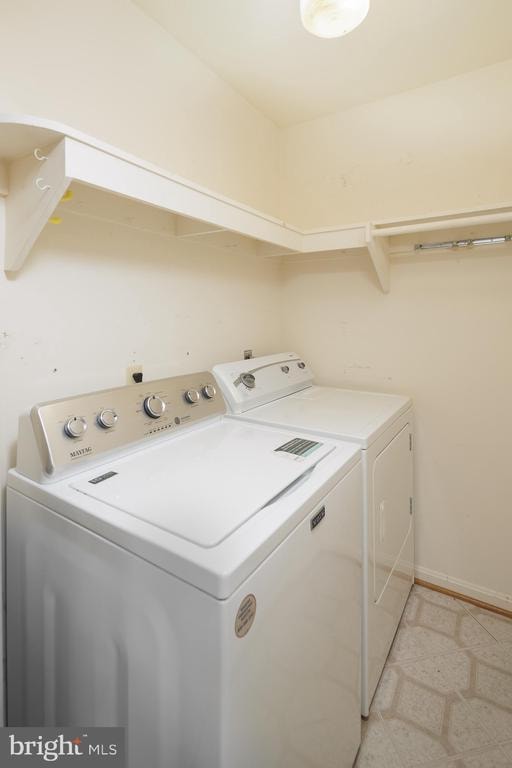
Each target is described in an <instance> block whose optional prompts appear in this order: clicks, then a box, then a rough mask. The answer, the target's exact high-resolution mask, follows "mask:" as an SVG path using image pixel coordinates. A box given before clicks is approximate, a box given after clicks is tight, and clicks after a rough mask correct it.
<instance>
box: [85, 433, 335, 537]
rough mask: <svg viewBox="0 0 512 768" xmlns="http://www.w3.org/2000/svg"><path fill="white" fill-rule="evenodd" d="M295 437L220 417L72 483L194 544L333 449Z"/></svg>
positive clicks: (234, 523) (220, 531)
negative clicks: (295, 443)
mask: <svg viewBox="0 0 512 768" xmlns="http://www.w3.org/2000/svg"><path fill="white" fill-rule="evenodd" d="M294 437H295V436H294V434H293V433H291V434H290V433H286V432H280V431H274V430H267V429H261V428H258V427H257V426H254V425H251V424H247V423H242V422H240V421H234V420H233V421H232V420H227V421H222V422H220V423H217V424H215V425H212V426H209V427H208V428H206V429H201V430H197V431H194V432H190V433H188V434H185V435H183V436H181V437H179V438H175V439H173V440H169V442H168V443H165V444H159V445H158V446H156V447H154V448H151V449H148V450H144V451H141V452H138V453H137V454H133V455H131V456H129V457H127V458H125V459H121V460H119V461H117V462H112V463H111V464H109V465H108V470H109V472H108V473H106V472H105V470H102V472H103V474H109V473H110V472H115V473H117V474H113V475H110V476H108V477H107V478H106V479H105V480H102V479H101V477H102V476H101V475H100V480H99V482H95V479H96V478H90V477H89V479H88V480H81V481H79V482H75V483H72V484H71V488H73V489H75V490H76V491H79V492H80V493H83V494H86V495H87V496H89V497H92V498H93V499H96V500H98V501H100V502H103V503H104V504H108V505H110V506H111V507H114V508H116V509H118V510H120V511H122V512H126V513H128V514H130V515H133V516H134V517H136V518H139V519H140V520H144V521H146V522H148V523H151V524H153V525H155V526H157V527H158V528H161V529H162V530H164V531H166V532H169V533H172V534H174V535H176V536H179V537H181V538H183V539H186V540H188V541H190V542H192V543H194V544H197V545H199V546H201V547H214V546H216V545H217V544H219V543H220V542H221V541H222V540H223V539H225V538H227V537H228V536H229V535H230V534H231V533H233V531H235V530H236V529H237V528H239V527H240V526H241V525H243V523H244V522H246V521H247V520H248V519H249V518H250V517H252V516H253V515H254V514H255V513H256V512H258V510H260V509H262V508H263V507H264V506H265V505H266V504H267V503H268V502H269V501H270V500H271V499H273V498H275V497H276V496H277V495H278V494H280V493H281V492H282V491H283V490H284V489H285V488H287V487H288V486H289V485H291V483H293V482H294V481H295V480H297V479H298V478H299V477H301V475H303V474H304V473H305V472H306V471H307V470H308V469H310V468H311V467H313V466H314V465H315V464H317V463H318V462H319V461H320V460H321V459H322V458H323V457H324V456H326V455H327V454H328V453H330V452H331V451H332V450H334V446H333V445H332V444H329V443H327V444H326V443H321V442H318V441H314V439H313V438H312V441H311V442H312V443H313V444H312V445H311V446H310V447H309V449H308V446H307V445H304V442H305V441H304V440H303V439H302V442H301V443H300V446H299V447H302V455H298V454H296V453H288V452H287V451H285V450H277V449H279V448H280V447H281V446H283V445H284V444H286V443H288V442H289V441H290V440H291V439H293V438H294Z"/></svg>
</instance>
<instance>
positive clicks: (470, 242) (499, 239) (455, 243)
mask: <svg viewBox="0 0 512 768" xmlns="http://www.w3.org/2000/svg"><path fill="white" fill-rule="evenodd" d="M510 242H512V235H498V236H496V237H470V238H465V239H464V240H445V241H443V242H441V243H416V244H415V246H414V250H415V251H434V250H448V249H453V250H456V249H457V248H472V247H473V246H474V245H502V244H503V243H510Z"/></svg>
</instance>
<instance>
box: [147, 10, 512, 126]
mask: <svg viewBox="0 0 512 768" xmlns="http://www.w3.org/2000/svg"><path fill="white" fill-rule="evenodd" d="M134 2H135V3H136V4H137V5H138V6H140V7H141V8H142V9H143V10H144V11H145V12H146V13H147V14H148V15H150V16H151V17H153V18H154V19H155V20H156V21H158V22H159V23H160V24H161V25H162V26H163V27H165V29H167V30H168V31H169V32H170V33H171V34H172V35H173V36H174V37H175V38H176V39H177V40H179V42H180V43H182V45H184V46H185V47H187V48H188V49H189V50H191V51H193V52H194V53H195V54H196V55H197V56H198V57H199V58H200V59H202V60H203V61H204V62H205V63H206V64H207V65H208V66H209V67H210V68H211V69H212V70H214V71H215V72H217V74H218V75H220V76H221V77H222V78H223V79H224V80H225V81H226V82H228V83H230V84H231V85H232V86H233V87H234V88H235V89H236V90H237V91H238V92H239V93H241V94H243V96H245V98H246V99H247V100H248V101H249V102H251V103H252V104H253V105H254V106H256V107H257V108H258V109H260V110H261V111H262V112H263V113H265V114H266V115H267V116H268V117H270V118H271V119H272V120H274V121H275V122H276V123H278V124H280V125H287V124H290V123H296V122H301V121H303V120H309V119H312V118H316V117H319V116H321V115H324V114H329V113H331V112H334V111H337V110H339V109H345V108H347V107H351V106H354V105H356V104H362V103H364V102H368V101H374V100H375V99H379V98H382V97H385V96H390V95H391V94H394V93H399V92H400V91H405V90H408V89H410V88H417V87H419V86H422V85H425V84H427V83H431V82H435V81H437V80H443V79H445V78H448V77H452V76H454V75H458V74H462V73H463V72H468V71H470V70H473V69H478V68H479V67H482V66H485V65H487V64H493V63H496V62H498V61H503V60H504V59H507V58H511V57H512V33H511V30H512V0H370V3H371V5H370V12H369V14H368V16H367V18H366V20H365V21H364V22H363V24H362V25H361V26H360V27H359V28H358V29H356V30H355V31H354V32H352V33H351V34H349V35H347V36H346V37H343V38H338V39H335V40H324V39H319V38H315V37H313V36H312V35H310V34H308V33H307V32H306V31H305V30H304V29H303V28H302V26H301V23H300V17H299V0H134Z"/></svg>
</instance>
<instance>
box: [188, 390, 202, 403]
mask: <svg viewBox="0 0 512 768" xmlns="http://www.w3.org/2000/svg"><path fill="white" fill-rule="evenodd" d="M185 400H186V401H187V403H191V404H192V405H193V404H194V403H197V402H199V392H198V391H197V389H187V391H186V392H185Z"/></svg>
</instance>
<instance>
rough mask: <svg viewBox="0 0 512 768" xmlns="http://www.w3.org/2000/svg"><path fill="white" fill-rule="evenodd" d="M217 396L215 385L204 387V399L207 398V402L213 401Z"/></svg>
mask: <svg viewBox="0 0 512 768" xmlns="http://www.w3.org/2000/svg"><path fill="white" fill-rule="evenodd" d="M216 394H217V390H216V389H215V387H214V386H213V384H206V385H205V386H204V387H203V397H204V398H206V400H213V398H214V397H215V395H216Z"/></svg>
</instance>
